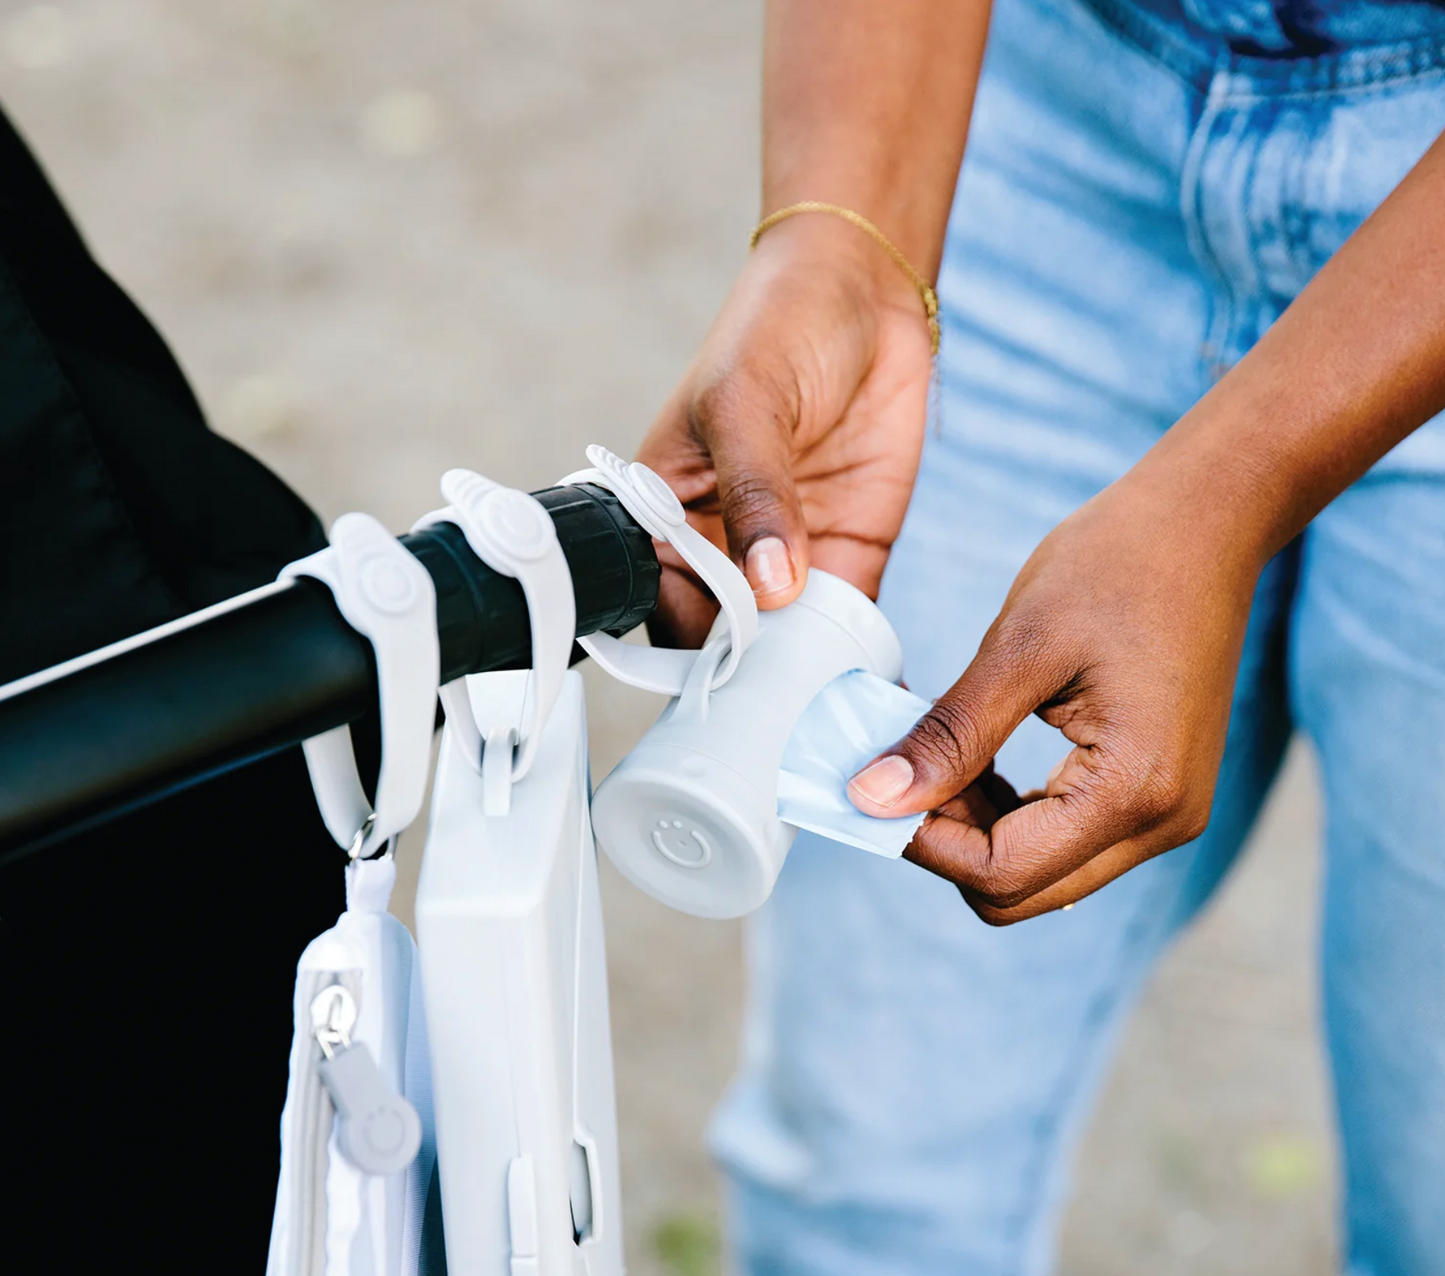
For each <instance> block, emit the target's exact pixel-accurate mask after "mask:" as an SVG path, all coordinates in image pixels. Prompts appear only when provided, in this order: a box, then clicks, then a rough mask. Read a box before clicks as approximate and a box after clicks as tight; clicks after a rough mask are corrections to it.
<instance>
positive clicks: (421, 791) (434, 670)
mask: <svg viewBox="0 0 1445 1276" xmlns="http://www.w3.org/2000/svg"><path fill="white" fill-rule="evenodd" d="M295 576H313V577H315V578H316V579H317V580H320V581H322V582H323V583H324V584H326V585H327V586H329V587H330V589H331V592H332V594H333V595H335V597H336V605H337V607H338V608H339V609H340V611H341V615H342V617H343V618H344V619H345V621H346V623H347V624H348V625H350V626H351V627H352V628H353V629H355V630H356V631H357V633H359V634H362V635H364V636H365V637H366V638H367V639H369V640H370V642H371V645H372V649H373V650H374V651H375V653H376V676H377V683H378V695H379V699H380V704H381V775H380V777H379V778H378V780H377V782H376V807H375V809H374V810H373V808H372V806H371V803H369V802H368V801H367V799H366V791H365V790H364V789H363V788H362V786H361V777H360V775H359V774H358V773H357V770H356V754H355V751H354V750H353V748H352V742H351V729H350V728H349V727H345V726H341V727H336V728H335V729H334V730H331V731H327V732H324V733H323V734H322V735H319V736H315V737H314V738H312V739H310V740H307V741H306V742H305V744H304V745H303V746H302V748H303V750H304V751H305V754H306V766H307V770H308V771H310V773H311V785H312V787H313V788H314V789H315V791H316V804H317V806H318V807H319V808H320V810H321V818H322V820H324V821H325V823H326V828H327V830H328V831H329V832H330V834H331V836H332V837H333V838H335V839H336V842H337V844H338V845H339V846H341V847H343V848H344V849H346V850H347V851H348V852H349V853H350V855H351V858H352V859H357V858H361V859H366V858H369V857H370V856H371V855H373V854H374V853H375V852H376V850H377V848H378V847H382V846H385V845H386V843H387V842H389V841H390V839H391V838H392V837H394V836H395V835H396V834H397V833H399V832H401V830H402V829H404V828H405V827H406V826H407V825H408V824H410V823H411V822H412V821H413V820H414V819H415V818H416V816H417V813H418V812H419V811H420V810H421V804H422V801H423V799H424V798H425V797H426V781H427V772H428V769H429V768H430V765H431V738H432V731H433V729H434V727H435V724H436V699H437V679H438V676H439V674H438V671H439V667H440V655H439V652H438V648H437V627H436V590H435V588H434V587H433V585H432V579H431V576H430V575H429V574H428V573H427V570H426V568H425V567H423V566H422V565H421V564H420V563H419V562H418V561H417V560H416V559H415V558H414V557H413V556H412V555H411V554H410V553H409V552H408V550H407V549H406V547H405V546H404V545H402V543H401V542H400V541H398V540H397V539H396V537H394V536H393V535H392V534H391V533H390V532H388V531H387V530H386V528H385V527H383V526H382V525H381V524H380V523H379V522H377V521H376V519H374V518H372V517H371V515H369V514H343V515H342V516H341V517H340V518H338V519H337V520H336V522H335V523H334V524H332V527H331V544H330V545H329V546H328V547H327V548H326V549H323V550H321V551H320V552H318V553H315V554H312V555H311V556H310V557H309V558H303V559H300V560H298V561H297V562H294V563H290V564H288V565H287V566H286V567H284V568H282V570H281V575H280V579H282V580H287V579H290V578H291V577H295Z"/></svg>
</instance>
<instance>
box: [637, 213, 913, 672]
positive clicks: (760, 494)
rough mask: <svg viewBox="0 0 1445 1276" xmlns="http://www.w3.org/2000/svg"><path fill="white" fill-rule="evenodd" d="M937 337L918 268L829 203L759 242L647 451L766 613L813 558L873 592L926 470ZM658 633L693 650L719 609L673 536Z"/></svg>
mask: <svg viewBox="0 0 1445 1276" xmlns="http://www.w3.org/2000/svg"><path fill="white" fill-rule="evenodd" d="M930 354H931V352H930V336H929V330H928V327H927V324H926V322H925V318H924V311H923V304H922V302H921V300H920V299H919V296H918V293H917V292H916V291H915V290H914V288H913V286H912V285H911V283H910V282H909V281H908V278H907V276H905V275H904V274H903V272H902V271H901V270H899V269H898V266H897V265H896V264H895V263H894V262H893V261H891V260H890V259H889V257H888V256H887V254H886V253H885V252H884V251H883V250H882V249H881V248H880V247H879V245H878V244H876V243H875V242H873V240H871V239H870V238H869V237H868V236H867V235H866V234H865V233H863V232H862V231H860V230H859V229H857V228H856V227H854V226H851V225H849V224H848V223H847V222H845V221H843V220H841V219H839V218H836V217H833V216H831V215H828V214H823V213H807V214H800V215H798V216H796V217H792V218H789V219H788V220H786V221H783V222H780V223H779V224H778V225H776V226H774V227H773V228H772V229H771V230H769V231H768V232H767V234H765V235H764V236H763V237H762V239H761V240H760V241H759V242H758V246H757V248H756V250H755V251H754V252H753V254H752V256H751V257H750V258H749V259H748V262H747V265H746V266H745V267H744V269H743V271H742V273H741V274H740V275H739V277H738V280H737V282H736V283H735V284H734V286H733V289H732V292H731V293H730V294H729V296H728V298H727V300H726V302H725V303H724V304H723V307H722V310H721V312H720V313H719V315H718V317H717V320H716V321H715V322H714V324H713V326H712V329H711V331H710V332H709V333H708V335H707V337H706V339H705V340H704V342H703V345H702V349H701V350H700V351H699V353H698V355H697V358H696V359H695V360H694V361H693V363H692V366H691V367H690V368H689V369H688V371H687V372H686V374H685V375H684V376H683V378H682V381H681V383H680V384H679V385H678V387H677V389H676V390H675V391H674V393H673V395H672V397H671V398H670V399H669V400H668V402H667V404H666V406H665V407H664V408H663V410H662V412H661V414H660V415H659V416H658V418H657V420H656V421H655V422H654V424H653V426H652V428H651V430H650V431H649V432H648V434H647V437H646V439H645V440H644V441H643V445H642V448H641V451H640V452H639V453H638V459H639V460H641V461H643V462H644V463H646V464H647V465H649V466H651V467H652V468H653V469H654V470H656V471H657V472H658V474H660V475H661V476H662V477H663V478H664V479H665V480H666V481H667V483H668V484H669V485H670V486H671V487H672V489H673V490H674V491H675V492H676V493H677V494H678V496H679V497H680V498H681V499H682V501H683V504H684V505H685V506H686V507H687V510H688V518H689V521H690V522H691V523H692V524H693V525H694V526H695V527H697V528H699V529H700V530H701V531H702V532H703V533H704V534H705V535H707V536H709V537H710V538H711V539H712V540H713V541H714V542H716V543H717V544H719V545H720V546H725V548H726V549H727V551H728V552H729V554H731V556H732V558H733V560H734V561H735V562H736V563H737V564H738V566H739V567H741V568H742V569H743V570H744V571H745V572H746V574H747V577H748V580H749V582H750V583H751V585H752V587H753V591H754V594H755V595H756V597H757V601H758V606H759V607H761V608H764V609H768V608H774V607H781V606H783V605H784V604H785V603H789V602H791V601H792V600H793V599H794V598H796V597H797V595H798V594H799V593H800V592H801V590H802V588H803V583H804V581H805V579H806V577H807V572H808V567H809V565H810V564H811V565H813V566H816V567H820V568H822V569H824V570H825V571H829V572H832V573H834V574H835V575H838V576H842V577H843V578H844V579H846V580H848V581H851V582H852V583H853V584H854V585H856V586H857V587H858V588H860V589H862V590H863V591H864V592H865V593H867V594H868V595H869V596H870V597H876V596H877V593H878V586H879V583H880V581H881V579H882V576H883V567H884V564H885V563H886V562H887V559H888V552H889V550H890V549H891V548H892V545H893V542H894V540H895V538H896V537H897V535H898V531H899V528H900V527H901V525H902V522H903V514H904V511H905V509H906V508H907V505H908V499H909V496H910V494H911V493H912V490H913V481H914V478H915V476H916V474H917V471H918V460H919V453H920V451H921V450H922V446H923V432H924V427H925V418H926V415H927V405H928V384H929V373H930ZM659 556H660V557H661V558H662V560H663V581H662V593H661V602H660V606H659V610H658V614H657V617H656V618H655V620H654V622H653V637H654V641H658V642H661V643H665V644H667V645H676V646H697V645H699V644H700V642H701V641H702V638H703V636H704V635H705V634H706V631H707V629H708V627H709V626H710V625H711V623H712V619H713V617H714V615H715V614H716V611H717V605H716V603H715V602H714V601H713V599H712V597H711V595H709V594H708V593H707V592H706V590H704V589H703V587H702V586H701V585H700V583H699V582H698V581H697V579H696V577H695V576H693V575H692V573H691V572H690V571H689V570H688V569H687V567H686V566H685V564H684V563H683V562H682V560H681V559H680V558H679V557H678V556H677V555H676V554H675V553H674V552H672V551H671V550H670V548H669V547H667V546H663V547H661V549H660V551H659Z"/></svg>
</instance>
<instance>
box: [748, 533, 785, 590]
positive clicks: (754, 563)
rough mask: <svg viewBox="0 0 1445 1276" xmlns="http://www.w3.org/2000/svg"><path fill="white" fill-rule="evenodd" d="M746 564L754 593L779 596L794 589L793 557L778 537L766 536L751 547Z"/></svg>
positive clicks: (749, 547)
mask: <svg viewBox="0 0 1445 1276" xmlns="http://www.w3.org/2000/svg"><path fill="white" fill-rule="evenodd" d="M746 562H747V573H748V582H749V583H750V584H751V585H752V587H753V593H755V594H777V593H781V592H782V591H783V590H786V589H791V588H792V587H793V581H794V579H795V577H796V573H795V572H794V571H793V556H792V555H791V554H790V553H788V547H787V545H786V544H784V543H783V542H782V541H781V540H779V539H778V538H777V537H776V536H764V537H763V539H762V540H760V541H754V542H753V543H752V544H751V545H749V546H748V556H747V560H746Z"/></svg>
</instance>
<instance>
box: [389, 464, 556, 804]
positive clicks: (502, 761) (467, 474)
mask: <svg viewBox="0 0 1445 1276" xmlns="http://www.w3.org/2000/svg"><path fill="white" fill-rule="evenodd" d="M441 489H442V496H444V497H445V498H446V499H447V500H448V501H449V502H450V504H449V505H448V506H447V507H446V508H445V509H440V510H435V511H433V512H432V513H430V514H428V515H426V516H425V517H424V518H422V519H421V520H420V521H419V522H418V523H417V525H416V528H415V530H417V531H420V530H421V529H422V528H423V527H430V526H432V525H433V524H435V523H442V522H447V523H455V524H456V525H457V526H458V527H460V528H461V529H462V533H463V534H464V535H465V536H466V538H467V544H468V545H470V546H471V548H472V552H473V553H474V554H476V556H477V557H478V558H480V559H481V560H482V562H484V563H485V564H486V565H487V566H488V567H490V568H491V569H492V570H493V571H495V572H498V573H500V574H501V575H503V576H511V577H514V578H515V579H516V580H517V581H518V582H519V583H520V584H521V586H522V593H523V594H524V595H525V596H526V599H527V612H528V616H529V618H530V620H531V627H532V673H531V676H530V677H529V678H528V680H527V693H526V698H525V701H524V704H523V709H522V715H521V717H522V720H521V722H520V724H519V725H518V726H517V727H515V728H514V727H511V726H506V727H497V728H494V729H493V730H492V731H490V732H489V733H488V735H487V739H486V742H485V745H484V744H483V741H482V736H481V731H480V729H479V728H478V727H477V721H476V717H475V716H474V715H473V713H472V706H471V701H470V700H469V699H468V697H467V688H466V679H465V678H458V679H456V680H455V681H454V682H450V683H448V684H447V685H446V686H445V687H443V688H442V693H441V694H442V704H443V706H444V707H445V709H446V714H447V721H448V722H449V723H451V724H452V726H453V729H454V730H455V731H456V732H457V742H458V744H459V745H461V747H462V749H463V751H464V753H465V754H466V756H467V757H468V758H469V759H470V760H471V762H472V764H473V765H474V766H478V767H480V769H481V771H482V777H483V780H484V785H483V792H484V793H485V794H486V804H487V811H488V814H493V815H505V814H506V813H507V811H508V810H509V809H510V805H511V786H512V785H513V784H515V783H517V782H518V781H520V780H522V779H523V778H524V777H525V776H526V774H527V772H528V771H529V770H531V767H532V762H533V760H534V759H535V758H536V755H537V742H538V740H539V739H540V738H541V735H542V730H543V728H544V727H545V726H546V725H547V719H548V718H549V717H550V716H551V713H552V708H553V706H554V705H555V704H556V703H557V697H558V695H560V694H561V691H562V684H563V680H564V679H565V677H566V674H567V667H568V664H569V662H570V660H571V657H572V639H573V635H575V634H576V632H577V604H576V600H575V599H574V597H573V593H572V572H571V569H570V568H568V566H567V559H566V557H565V555H564V554H563V553H562V545H561V543H560V542H559V541H558V540H557V529H556V527H555V526H554V525H553V523H552V517H551V515H550V514H548V513H547V511H546V509H544V508H543V506H542V504H541V502H540V501H538V500H537V499H536V497H534V496H529V495H528V494H527V493H526V492H519V491H517V490H516V489H515V488H510V487H502V486H501V485H500V484H498V483H494V482H492V480H491V479H488V478H484V477H483V476H482V475H480V474H474V473H473V472H472V471H471V470H448V471H447V472H446V473H445V474H444V475H442V483H441Z"/></svg>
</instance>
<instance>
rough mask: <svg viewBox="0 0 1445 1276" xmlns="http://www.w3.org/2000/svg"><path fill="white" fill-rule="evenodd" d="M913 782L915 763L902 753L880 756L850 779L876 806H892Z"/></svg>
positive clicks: (852, 785) (854, 787)
mask: <svg viewBox="0 0 1445 1276" xmlns="http://www.w3.org/2000/svg"><path fill="white" fill-rule="evenodd" d="M912 784H913V764H912V763H911V762H909V760H908V759H907V758H905V757H903V756H901V755H900V754H897V753H891V754H889V755H888V756H887V757H886V758H879V759H878V761H877V762H875V763H874V764H873V765H872V766H870V767H866V768H864V769H863V770H862V771H859V772H858V774H857V775H855V776H854V777H853V778H852V779H851V780H849V781H848V787H849V788H850V789H857V790H858V792H859V793H861V794H862V795H863V796H864V797H865V798H867V799H868V800H869V801H870V802H872V803H873V804H874V805H875V806H892V805H893V804H894V803H895V802H897V801H898V799H899V798H901V797H902V796H903V795H904V794H905V793H907V792H908V790H909V787H910V786H911V785H912Z"/></svg>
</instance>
